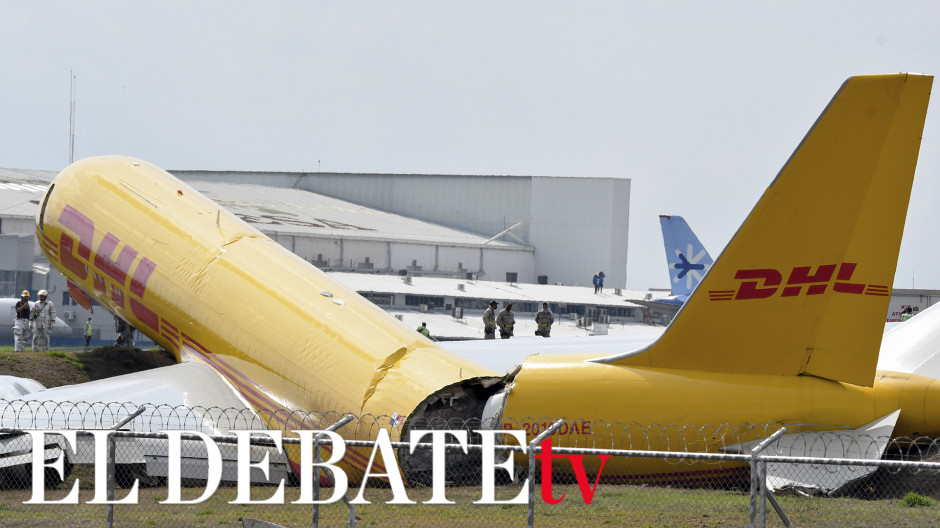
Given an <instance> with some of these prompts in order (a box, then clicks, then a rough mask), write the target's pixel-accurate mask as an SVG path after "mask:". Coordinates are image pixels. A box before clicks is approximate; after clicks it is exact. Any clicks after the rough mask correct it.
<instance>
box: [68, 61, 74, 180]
mask: <svg viewBox="0 0 940 528" xmlns="http://www.w3.org/2000/svg"><path fill="white" fill-rule="evenodd" d="M73 161H75V75H74V74H72V70H71V69H69V165H71V164H72V162H73Z"/></svg>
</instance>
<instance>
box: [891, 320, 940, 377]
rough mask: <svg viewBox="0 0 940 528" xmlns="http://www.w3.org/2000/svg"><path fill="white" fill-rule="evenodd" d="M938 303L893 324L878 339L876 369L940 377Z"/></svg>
mask: <svg viewBox="0 0 940 528" xmlns="http://www.w3.org/2000/svg"><path fill="white" fill-rule="evenodd" d="M937 343H940V307H938V305H933V306H931V307H930V308H927V309H926V310H924V311H922V312H920V313H919V314H917V315H916V316H914V317H912V318H911V319H909V320H907V321H904V322H903V323H896V324H893V325H892V327H891V329H890V330H888V331H887V332H885V334H884V336H883V337H882V339H881V351H880V352H879V354H878V370H890V371H894V372H903V373H905V374H917V375H920V376H925V377H928V378H935V379H940V349H938V347H937Z"/></svg>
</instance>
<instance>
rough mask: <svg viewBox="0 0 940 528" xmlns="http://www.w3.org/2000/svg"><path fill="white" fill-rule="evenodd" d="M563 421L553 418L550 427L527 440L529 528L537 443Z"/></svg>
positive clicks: (530, 524) (532, 523)
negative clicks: (529, 440) (553, 420)
mask: <svg viewBox="0 0 940 528" xmlns="http://www.w3.org/2000/svg"><path fill="white" fill-rule="evenodd" d="M563 423H565V420H564V419H562V418H559V419H558V420H555V423H553V424H552V425H551V427H549V428H548V429H546V430H544V431H542V434H540V435H538V436H536V437H535V438H533V439H532V441H531V442H529V479H528V480H529V516H528V520H527V521H526V526H528V527H529V528H532V527H533V526H534V524H535V456H534V454H535V450H536V449H539V448H538V445H539V444H541V443H542V441H543V440H545V439H546V438H548V437H549V436H550V435H551V434H552V433H554V432H555V431H557V430H558V428H559V427H561V424H563ZM539 452H541V451H539Z"/></svg>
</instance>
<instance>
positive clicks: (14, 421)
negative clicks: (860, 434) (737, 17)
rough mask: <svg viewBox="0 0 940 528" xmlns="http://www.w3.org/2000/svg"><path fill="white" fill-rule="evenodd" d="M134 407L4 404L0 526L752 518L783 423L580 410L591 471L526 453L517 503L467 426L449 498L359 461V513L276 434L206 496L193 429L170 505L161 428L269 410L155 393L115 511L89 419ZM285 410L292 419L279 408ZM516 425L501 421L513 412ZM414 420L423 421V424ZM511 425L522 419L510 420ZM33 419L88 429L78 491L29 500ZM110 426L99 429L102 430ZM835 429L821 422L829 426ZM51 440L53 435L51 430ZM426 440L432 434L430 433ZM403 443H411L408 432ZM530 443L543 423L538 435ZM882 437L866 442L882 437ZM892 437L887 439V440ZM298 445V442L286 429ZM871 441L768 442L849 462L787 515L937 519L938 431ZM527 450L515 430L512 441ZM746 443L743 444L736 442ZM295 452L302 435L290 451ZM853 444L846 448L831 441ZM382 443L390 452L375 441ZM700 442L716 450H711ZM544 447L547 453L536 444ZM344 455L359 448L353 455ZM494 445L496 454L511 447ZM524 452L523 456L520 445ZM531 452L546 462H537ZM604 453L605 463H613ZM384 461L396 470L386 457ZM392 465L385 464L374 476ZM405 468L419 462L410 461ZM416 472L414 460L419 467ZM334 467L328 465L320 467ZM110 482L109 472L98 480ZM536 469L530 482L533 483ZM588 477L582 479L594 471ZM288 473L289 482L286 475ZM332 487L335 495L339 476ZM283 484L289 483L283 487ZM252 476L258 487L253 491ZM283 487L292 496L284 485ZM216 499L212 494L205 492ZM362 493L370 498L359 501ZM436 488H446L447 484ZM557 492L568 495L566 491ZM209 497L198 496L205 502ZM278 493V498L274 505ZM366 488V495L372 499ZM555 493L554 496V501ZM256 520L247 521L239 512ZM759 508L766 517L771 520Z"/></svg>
mask: <svg viewBox="0 0 940 528" xmlns="http://www.w3.org/2000/svg"><path fill="white" fill-rule="evenodd" d="M135 410H136V406H133V405H126V404H125V405H119V404H102V403H97V404H90V403H76V404H53V403H50V402H0V425H2V426H3V427H5V428H6V429H4V430H3V433H2V436H0V452H2V456H0V487H2V490H0V526H4V527H6V526H82V527H85V526H87V525H88V524H89V523H91V524H93V525H102V524H106V521H107V518H108V510H109V509H110V510H111V512H112V515H113V517H112V519H113V525H115V526H157V525H159V526H164V525H176V526H193V525H203V526H210V525H211V526H216V525H218V526H242V525H243V524H244V523H246V522H250V521H247V519H252V518H255V519H263V520H264V521H267V522H270V523H275V524H277V525H281V526H312V525H314V522H315V520H316V522H317V523H318V525H319V526H341V525H342V526H346V525H348V524H349V523H350V519H352V522H353V523H355V525H357V526H447V527H448V528H452V527H457V526H525V525H527V524H528V523H530V522H531V524H533V525H538V526H594V525H599V524H611V525H629V526H683V525H685V526H724V525H734V526H743V525H746V524H748V523H749V522H751V521H752V518H751V515H752V510H753V509H754V506H755V505H759V504H760V501H759V488H757V489H755V490H753V491H752V489H751V474H752V473H751V466H750V465H749V464H748V461H749V460H750V458H749V455H748V454H746V453H743V452H742V451H744V450H742V449H741V448H740V445H742V444H746V443H747V442H753V441H756V440H759V439H762V438H767V437H769V436H771V434H772V433H774V431H777V430H779V428H780V424H767V425H743V426H736V427H730V426H691V425H685V426H678V425H662V426H661V425H647V426H641V425H639V424H626V425H621V424H609V423H602V422H592V423H586V422H583V421H580V420H561V421H560V423H559V425H558V430H556V431H555V432H554V433H555V434H553V435H550V436H549V437H550V438H551V439H552V450H553V451H552V452H553V454H554V455H556V456H558V455H578V454H583V455H585V458H583V459H582V460H583V461H584V462H585V464H584V467H585V468H586V471H585V473H584V475H582V477H583V480H582V482H581V484H580V485H579V482H578V477H579V476H578V474H577V472H576V471H574V470H573V469H572V466H571V464H570V463H569V461H568V459H564V458H557V459H554V460H553V469H554V472H553V474H552V475H551V478H550V479H549V480H550V486H547V485H546V484H548V483H547V482H546V480H545V479H543V478H541V468H540V466H538V465H533V467H535V471H534V472H532V473H531V474H530V470H529V467H530V466H529V464H528V462H529V460H527V459H525V458H519V459H518V460H516V463H515V464H514V465H513V466H512V467H513V470H512V475H511V476H512V480H511V479H510V473H509V472H506V471H502V470H498V471H496V472H495V473H496V474H497V475H498V476H499V477H500V478H499V479H498V480H497V481H496V483H495V486H494V488H493V495H494V498H495V499H496V500H500V501H506V502H509V501H510V500H511V499H513V498H516V497H521V498H522V499H523V502H522V503H520V504H508V503H507V504H480V503H479V502H480V500H481V498H482V496H483V482H482V480H481V479H482V476H481V475H482V473H481V470H480V462H481V457H482V452H481V450H480V436H479V435H474V434H469V435H468V440H469V442H470V446H469V447H468V448H467V449H466V452H464V449H462V448H459V447H457V446H451V447H450V448H449V450H448V453H447V455H446V457H445V458H446V459H447V461H448V462H449V465H448V468H447V475H446V479H443V484H444V485H445V487H444V488H443V490H442V493H443V495H442V497H443V498H444V499H446V501H450V502H453V504H428V502H430V501H431V500H432V499H433V498H435V493H436V489H435V487H434V485H435V481H434V476H433V474H431V475H424V478H409V479H408V482H407V486H406V487H404V488H403V490H404V494H405V496H406V497H407V500H408V501H411V503H406V504H389V502H391V501H392V500H393V499H394V498H399V499H401V498H402V495H401V494H400V492H397V491H396V490H395V489H394V488H393V487H389V486H388V484H387V479H383V478H370V479H369V480H368V482H367V484H368V485H367V486H366V487H364V488H360V487H359V484H358V483H355V481H356V477H357V475H356V472H355V471H354V469H355V468H350V471H349V473H350V475H351V477H352V478H353V481H354V483H353V484H351V485H350V487H349V489H348V491H347V494H346V497H347V500H351V501H353V502H359V503H358V504H353V510H352V517H351V513H350V512H351V510H350V508H349V506H348V505H347V504H346V502H344V501H342V500H338V501H336V502H333V503H331V504H326V505H322V506H319V507H316V508H315V507H314V506H312V505H310V504H296V503H295V502H296V501H298V500H299V499H300V497H301V493H302V487H301V485H300V482H298V481H297V480H296V478H295V477H294V476H293V471H291V468H290V462H289V461H288V460H287V459H286V457H284V456H283V455H280V456H278V455H277V453H276V451H277V450H276V449H273V446H272V445H271V442H270V440H267V439H266V437H265V436H257V437H256V438H254V439H253V442H252V444H253V446H252V450H253V451H252V453H251V460H252V461H253V462H257V461H259V460H261V459H262V458H263V457H264V456H268V460H269V467H270V469H269V473H268V475H267V476H265V475H263V472H262V471H261V470H260V469H258V468H254V469H252V470H251V472H252V483H251V485H250V489H249V491H248V498H249V499H250V501H254V503H250V504H239V503H238V502H246V501H245V500H243V499H245V498H246V497H245V496H242V497H241V499H242V500H237V499H239V488H238V485H237V480H238V478H237V477H238V475H237V467H236V466H235V464H234V462H231V463H226V464H224V465H223V466H224V467H223V470H222V475H221V478H220V484H219V487H218V488H217V489H216V490H215V491H214V492H213V493H211V494H209V495H208V496H205V495H206V477H207V463H206V462H205V457H206V453H207V451H206V449H205V448H204V447H203V448H200V446H199V444H198V443H197V442H195V441H192V440H186V439H184V440H183V441H182V442H181V453H180V454H181V471H182V475H181V478H180V484H181V487H180V489H179V493H180V497H179V498H180V500H181V501H193V502H192V503H191V504H165V502H166V501H167V499H168V497H169V496H170V494H171V488H172V487H173V486H172V482H170V481H168V477H169V470H170V466H171V464H170V463H169V458H168V457H169V451H168V447H167V446H168V443H167V441H166V440H165V435H164V436H161V435H160V433H159V431H161V430H164V431H167V430H175V431H180V430H187V431H198V432H201V433H203V434H205V435H212V437H213V438H215V441H214V443H215V444H216V445H218V446H219V449H220V453H221V454H222V458H223V459H226V460H235V458H237V448H236V447H235V446H236V445H235V444H234V443H232V442H233V440H234V439H233V437H232V436H231V435H230V433H232V432H233V431H238V430H258V429H264V424H266V423H271V422H272V420H271V417H268V416H259V415H257V414H254V413H251V412H246V411H244V410H241V411H236V410H233V409H198V408H197V409H189V408H182V407H173V408H170V407H160V406H154V407H150V406H146V408H145V410H144V412H143V413H142V414H140V415H139V416H136V417H134V418H133V419H132V420H131V421H129V422H128V423H127V424H125V425H123V426H122V428H121V430H122V432H120V433H118V435H119V436H117V437H116V438H115V442H114V457H113V459H114V462H115V470H114V475H115V477H114V483H115V485H116V487H117V488H118V489H116V490H115V491H114V495H113V496H114V497H115V499H116V500H122V499H125V498H126V497H127V496H128V494H129V493H131V492H132V489H131V488H130V486H132V485H133V483H134V482H135V481H136V482H137V483H138V484H137V489H136V493H137V498H136V500H135V501H133V502H134V503H133V504H115V505H113V506H111V507H110V508H109V507H108V506H107V505H104V504H89V502H95V498H96V493H101V491H99V489H98V488H96V484H98V485H99V487H100V488H102V489H106V487H107V486H106V484H107V482H106V481H107V477H106V476H104V477H103V476H102V475H105V474H104V473H96V467H95V465H94V463H93V462H94V460H95V453H94V445H93V443H92V441H91V439H92V436H91V434H93V433H92V432H93V431H96V430H98V431H100V430H102V429H108V428H110V427H111V426H113V425H114V424H116V423H120V422H121V421H122V420H123V419H126V418H127V417H129V416H130V415H132V414H133V413H134V412H135ZM287 414H289V415H290V416H291V420H282V421H288V422H291V423H297V422H300V423H304V424H311V425H313V424H317V426H318V427H326V425H329V424H331V423H336V422H338V421H340V420H341V419H342V418H343V416H344V415H343V414H341V413H329V414H326V415H324V414H311V413H297V412H293V413H287ZM282 418H283V417H282ZM552 423H553V422H552V421H550V420H547V419H538V420H520V421H519V422H518V429H519V430H523V431H525V430H526V427H525V424H529V427H528V431H529V433H533V432H534V433H537V434H540V433H544V432H546V429H547V426H550V425H551V424H552ZM400 425H401V420H398V419H397V417H373V416H362V417H353V418H352V421H351V422H350V423H348V424H346V425H345V426H342V427H340V428H339V429H338V431H339V432H340V437H341V438H342V439H343V440H344V441H345V444H346V445H347V446H348V448H349V449H350V455H351V454H352V453H353V450H355V452H356V453H357V456H359V457H360V462H361V464H362V465H365V464H366V463H367V462H368V458H369V456H370V455H371V453H372V451H373V448H374V445H375V443H374V439H375V438H376V436H377V435H378V434H379V431H380V430H383V431H386V432H387V433H389V438H390V440H399V439H400V432H401V431H400V429H399V427H400ZM503 425H504V426H505V424H503ZM408 426H409V428H411V430H419V429H427V430H479V429H485V428H484V427H482V426H483V424H480V423H479V422H475V423H474V422H470V423H458V422H453V421H450V422H440V421H439V422H429V423H422V424H408ZM412 426H413V427H412ZM587 426H589V427H590V430H591V434H590V435H588V436H585V435H571V434H566V429H565V428H566V427H567V428H568V430H570V429H571V428H573V427H577V428H578V429H579V430H581V431H583V429H584V428H585V427H587ZM509 427H510V428H513V429H515V428H516V423H510V424H509ZM23 429H47V430H51V429H55V430H61V429H68V430H74V431H77V432H80V433H78V434H77V437H76V440H77V449H76V451H75V452H74V453H73V452H71V450H70V449H65V451H66V452H68V455H67V456H68V462H67V463H66V464H64V467H63V469H67V470H69V472H68V476H67V477H66V478H65V479H64V481H60V480H61V479H60V478H58V476H57V472H56V471H55V470H53V469H52V468H46V470H45V474H46V475H45V478H46V479H47V481H48V485H49V489H46V490H44V494H45V500H46V501H59V500H62V499H63V498H65V497H66V496H68V494H69V493H72V489H73V486H75V484H76V482H78V485H77V492H76V493H77V499H78V500H77V503H78V504H30V503H29V502H30V499H31V498H32V497H33V492H34V490H33V489H31V488H30V485H31V483H32V475H31V473H30V471H29V468H30V466H29V465H28V462H29V460H30V459H31V457H30V452H31V445H30V443H29V441H28V440H29V438H30V437H29V436H25V435H23V434H19V431H20V430H23ZM99 434H100V433H99ZM824 434H825V433H820V435H821V436H820V438H822V435H824ZM50 438H55V437H54V436H50ZM715 438H722V439H724V440H723V443H722V445H723V446H724V447H726V448H727V449H724V450H721V449H711V450H710V451H708V450H704V449H703V450H698V448H701V447H703V446H708V445H714V443H713V439H715ZM429 439H430V437H426V438H425V439H424V440H425V441H429ZM328 440H329V439H325V440H324V449H323V453H324V455H323V456H324V457H328V456H329V454H330V453H331V450H330V448H329V442H328ZM404 440H407V438H405V439H404ZM531 440H532V435H531V434H530V435H529V436H528V437H527V441H531ZM876 440H878V439H867V441H869V442H875V441H876ZM881 440H884V439H881ZM285 442H290V440H285ZM860 442H861V441H860V440H858V439H856V440H853V441H852V443H850V444H844V445H841V446H839V447H836V446H834V445H831V442H830V443H827V444H826V446H827V449H829V450H830V451H831V452H827V453H825V456H824V457H816V458H814V459H812V460H809V461H808V462H807V461H806V460H803V461H801V462H802V465H795V462H796V461H795V460H794V457H793V455H794V454H795V453H794V452H792V451H788V450H786V449H783V448H780V445H781V444H780V443H779V442H778V443H777V445H776V446H775V445H774V444H771V445H770V446H769V447H768V448H767V450H766V451H764V452H763V453H762V456H763V457H764V458H763V460H764V461H765V462H770V466H773V465H775V464H780V465H784V466H788V467H792V468H797V469H798V470H797V471H796V473H797V474H799V473H800V471H802V469H801V468H806V470H807V471H813V470H819V469H823V470H824V471H828V472H832V473H842V472H844V473H847V475H848V476H849V477H850V478H849V480H850V481H849V482H848V484H847V485H845V486H842V487H841V488H840V489H838V490H837V491H836V493H834V494H833V495H827V496H821V495H820V494H819V492H818V491H817V490H813V489H811V488H808V487H805V486H798V485H789V486H785V487H781V488H778V489H777V490H776V496H777V502H779V505H780V507H781V509H782V511H783V512H785V514H786V515H787V517H788V518H789V519H790V520H791V521H792V522H793V523H794V524H795V525H798V526H840V525H851V526H883V525H886V524H889V523H890V524H891V525H892V526H925V525H930V524H935V523H936V522H937V520H938V519H940V509H938V506H937V505H936V503H934V502H932V500H933V499H937V498H940V476H938V469H940V464H937V463H933V462H930V460H933V459H934V457H935V455H936V454H937V453H938V451H940V449H938V447H937V443H936V442H933V441H931V440H930V439H923V438H921V439H893V440H891V441H890V442H888V444H887V447H886V454H885V456H884V457H883V459H881V460H880V461H872V462H866V463H865V464H870V466H868V467H869V468H873V469H874V471H873V472H870V473H867V472H866V470H865V468H864V467H863V465H862V463H861V462H858V461H856V463H853V464H851V465H848V466H846V465H844V464H846V462H845V461H844V460H843V458H844V457H845V455H846V454H851V453H857V452H864V451H865V450H866V447H864V446H860V445H859V444H860ZM507 443H509V445H511V446H514V447H515V449H516V451H518V450H519V449H520V448H519V447H518V445H517V444H516V443H515V442H507ZM389 445H390V446H392V447H393V448H394V449H395V450H396V454H397V455H398V456H401V455H402V453H405V452H407V451H410V446H409V444H408V443H407V442H390V443H389ZM423 446H424V451H423V454H422V451H421V448H420V447H419V449H418V450H417V451H418V453H419V458H421V457H424V458H425V459H431V458H433V451H432V450H431V449H430V448H429V445H428V444H423ZM735 446H738V447H735ZM63 447H64V443H63V441H62V440H61V439H59V440H54V441H51V442H47V446H46V448H47V451H46V455H47V458H48V459H51V458H52V455H58V454H59V453H61V452H62V451H63ZM292 449H295V448H292ZM837 450H838V451H841V452H835V451H837ZM376 451H379V450H378V449H377V450H376ZM703 451H704V454H703ZM536 452H538V450H536ZM350 455H348V456H350ZM597 455H611V458H609V459H608V460H607V463H606V464H612V465H611V466H609V467H618V466H619V467H637V468H643V467H648V466H646V465H648V464H650V463H652V464H654V465H655V466H658V467H662V466H666V467H667V468H668V469H669V471H665V472H660V473H659V474H657V475H650V474H644V473H643V472H642V471H639V472H634V473H633V474H632V475H631V476H630V477H623V476H622V475H621V476H618V477H617V478H604V477H603V473H602V478H601V479H600V482H599V483H597V484H596V486H595V485H594V483H595V481H596V479H597V468H598V467H600V466H599V460H600V459H599V458H598V457H597ZM504 456H505V455H502V456H500V455H497V460H496V461H494V463H499V461H500V460H504V458H503V457H504ZM517 456H518V455H517ZM375 462H377V463H380V464H384V463H385V459H384V458H383V457H382V455H381V453H380V452H379V453H377V454H376V461H375ZM534 462H536V463H538V462H544V459H543V460H541V461H540V460H534ZM606 464H605V470H604V471H605V472H607V469H606V468H607V467H608V466H607V465H606ZM385 471H387V470H385ZM381 472H383V471H382V470H377V469H373V471H372V473H373V474H375V473H381ZM695 473H702V474H703V475H705V477H704V478H695V479H690V478H689V475H691V474H695ZM406 474H408V471H407V470H406ZM410 474H411V475H412V476H414V475H416V473H410ZM324 475H326V473H325V474H324ZM102 479H104V480H105V484H104V485H102V484H101V480H102ZM523 479H526V480H523ZM585 481H586V482H587V484H589V487H587V488H585V486H584V485H583V484H584V482H585ZM282 482H283V484H282ZM525 482H528V486H530V488H531V491H532V494H531V496H532V500H533V502H532V505H531V517H530V506H529V504H527V503H526V502H525V500H527V499H528V494H526V493H525V492H524V489H523V488H524V485H525V484H524V483H525ZM322 483H323V484H325V485H327V486H328V487H324V488H323V489H322V490H321V496H322V498H324V499H326V498H328V497H330V496H332V495H333V493H334V492H335V488H334V487H331V486H329V483H328V482H326V481H322ZM280 486H283V487H282V488H281V487H280ZM248 488H249V487H248V486H246V489H248ZM279 489H281V490H282V491H281V493H283V496H281V497H278V495H277V494H278V493H279V492H278V490H279ZM585 490H590V493H589V495H590V499H591V500H590V504H586V503H585V497H584V495H585ZM201 498H204V499H205V500H198V499H201ZM357 498H359V499H360V501H356V500H355V499H357ZM436 498H438V499H440V498H441V496H437V497H436ZM559 499H561V500H559ZM197 500H198V502H196V501H197ZM266 500H270V501H271V503H269V504H263V503H262V502H263V501H266ZM362 501H368V502H367V503H365V502H362ZM556 501H557V502H556ZM765 511H766V513H765V515H767V516H769V517H770V519H771V523H772V524H774V523H776V524H778V525H779V523H780V521H779V520H777V519H775V518H774V517H776V514H775V513H774V512H773V510H772V509H771V508H770V507H766V510H765ZM243 519H245V520H243ZM760 519H761V518H760V515H759V511H757V512H755V517H754V519H753V520H754V523H755V524H759V523H760Z"/></svg>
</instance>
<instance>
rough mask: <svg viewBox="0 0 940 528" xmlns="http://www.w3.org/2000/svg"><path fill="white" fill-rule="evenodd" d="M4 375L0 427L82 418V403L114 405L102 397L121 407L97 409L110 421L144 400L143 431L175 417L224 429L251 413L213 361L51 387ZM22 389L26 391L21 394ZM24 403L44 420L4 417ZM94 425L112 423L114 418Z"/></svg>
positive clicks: (210, 429) (213, 429) (215, 431)
mask: <svg viewBox="0 0 940 528" xmlns="http://www.w3.org/2000/svg"><path fill="white" fill-rule="evenodd" d="M3 378H4V379H0V395H8V400H11V401H8V402H7V405H5V409H7V411H5V414H4V418H3V419H2V420H0V426H2V427H27V425H28V426H31V427H39V428H42V427H49V426H54V425H64V424H63V423H57V422H60V421H65V422H67V421H68V420H71V419H75V418H76V417H82V418H84V417H85V416H86V415H87V413H86V412H84V411H83V409H87V408H89V407H92V408H104V407H108V408H113V407H114V405H115V404H113V403H103V402H119V404H118V408H119V409H120V410H121V411H120V412H110V413H109V412H104V413H100V415H101V416H103V417H105V416H113V417H114V422H117V421H119V420H120V419H121V418H123V417H124V416H126V415H127V414H129V413H130V412H133V411H134V410H136V409H137V407H139V406H141V405H143V406H146V407H147V408H146V410H145V411H144V414H143V415H142V416H143V418H142V419H141V420H139V423H144V424H151V430H146V431H143V432H157V431H160V430H161V429H166V425H167V424H170V423H173V421H176V420H178V421H180V423H182V424H185V425H186V426H187V427H186V428H187V429H198V430H201V431H202V432H204V433H207V434H227V433H228V428H227V427H224V424H227V423H231V424H234V423H236V420H234V418H235V417H239V416H240V417H243V418H247V417H251V416H252V411H251V407H250V406H249V405H248V404H247V403H246V402H245V401H244V400H243V399H242V398H241V397H240V396H239V395H238V393H237V392H236V391H235V390H234V389H233V388H232V386H231V385H229V384H228V383H227V382H226V381H225V380H224V379H223V378H222V377H221V376H219V375H218V374H217V373H216V372H215V371H214V370H213V369H212V368H211V367H209V366H207V365H205V364H203V363H200V362H196V361H190V362H185V363H179V364H176V365H170V366H167V367H160V368H156V369H152V370H146V371H141V372H134V373H131V374H124V375H122V376H115V377H113V378H106V379H101V380H96V381H90V382H87V383H80V384H77V385H64V386H61V387H54V388H50V389H44V388H42V385H40V384H38V383H36V382H35V381H32V380H26V379H24V378H14V377H12V376H4V377H3ZM30 382H32V383H30ZM17 387H19V388H20V394H16V393H15V391H14V390H13V389H15V388H17ZM23 390H25V391H27V392H26V393H25V394H24V393H23V392H22V391H23ZM13 398H16V399H15V400H14V399H13ZM23 407H28V408H33V409H37V408H39V407H42V409H43V412H40V413H31V414H35V416H36V417H37V418H35V419H36V420H43V422H42V423H36V422H34V423H32V424H23V423H22V422H20V421H16V423H13V422H10V423H7V422H8V421H9V420H11V418H9V417H10V416H14V415H18V414H24V413H19V412H9V410H10V409H20V408H23ZM183 407H185V409H183ZM76 411H77V412H76ZM202 411H206V412H205V413H203V412H202ZM95 414H96V415H97V414H99V413H95ZM223 414H224V415H226V416H227V417H228V419H226V420H218V417H219V416H220V415H223ZM206 417H215V419H212V418H210V419H204V418H206ZM17 420H18V419H17ZM246 423H250V421H249V422H246ZM96 425H98V426H101V427H110V426H111V425H113V424H111V423H100V424H96ZM255 425H256V426H257V427H259V428H262V427H263V426H262V425H261V423H260V422H258V423H257V424H255Z"/></svg>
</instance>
